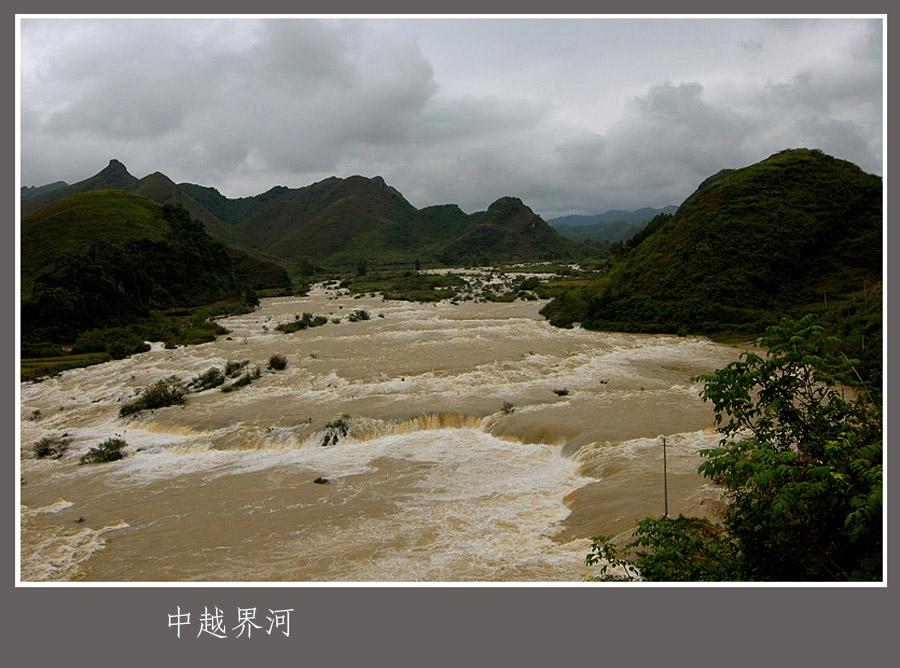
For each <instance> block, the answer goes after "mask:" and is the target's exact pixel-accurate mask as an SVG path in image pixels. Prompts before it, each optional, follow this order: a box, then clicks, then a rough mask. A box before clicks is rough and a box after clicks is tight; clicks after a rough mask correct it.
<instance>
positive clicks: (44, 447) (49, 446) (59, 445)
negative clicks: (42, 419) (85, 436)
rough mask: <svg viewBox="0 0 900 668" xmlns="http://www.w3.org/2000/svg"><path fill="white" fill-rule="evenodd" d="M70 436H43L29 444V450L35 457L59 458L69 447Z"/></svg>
mask: <svg viewBox="0 0 900 668" xmlns="http://www.w3.org/2000/svg"><path fill="white" fill-rule="evenodd" d="M71 442H72V439H71V438H67V437H66V436H45V437H44V438H42V439H40V440H39V441H37V442H36V443H35V444H34V445H33V446H31V451H32V452H33V453H34V456H35V457H36V458H37V459H44V458H47V457H49V458H51V459H61V458H62V456H63V455H64V454H66V450H68V449H69V444H70V443H71Z"/></svg>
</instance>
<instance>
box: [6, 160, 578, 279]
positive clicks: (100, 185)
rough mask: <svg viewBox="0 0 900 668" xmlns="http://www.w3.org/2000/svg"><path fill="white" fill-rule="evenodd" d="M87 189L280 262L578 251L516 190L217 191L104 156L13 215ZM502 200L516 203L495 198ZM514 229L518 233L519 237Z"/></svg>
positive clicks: (567, 254) (378, 183) (328, 184)
mask: <svg viewBox="0 0 900 668" xmlns="http://www.w3.org/2000/svg"><path fill="white" fill-rule="evenodd" d="M96 190H124V191H126V192H133V193H137V194H142V195H145V196H148V197H149V198H150V199H153V200H154V201H156V202H158V203H161V204H177V205H179V206H182V207H184V208H185V209H186V210H187V211H188V212H189V213H190V214H191V215H192V216H193V217H195V218H196V219H198V220H200V221H201V222H202V223H203V224H204V226H205V228H206V230H207V231H208V232H210V233H211V234H213V235H214V236H216V237H218V238H219V239H222V240H223V241H225V242H226V243H228V244H229V245H230V246H232V247H234V248H239V249H241V250H244V251H247V252H250V253H253V254H256V255H259V256H261V257H263V258H266V259H274V260H278V261H280V262H283V263H286V264H287V265H289V266H290V265H293V266H296V265H298V264H299V263H300V262H301V261H304V260H307V259H309V258H314V259H315V260H316V262H321V263H325V264H327V265H332V266H347V265H352V264H355V263H356V262H357V261H359V260H360V259H363V258H367V257H368V258H371V257H374V258H376V259H378V260H379V261H382V262H386V263H411V262H412V261H413V260H414V259H430V260H432V261H438V262H443V263H447V264H454V263H462V262H464V261H474V260H475V259H476V257H480V258H482V259H483V260H486V261H501V260H505V259H514V260H520V259H539V258H540V259H562V258H576V257H582V256H584V255H585V254H586V253H588V251H586V250H585V249H584V248H583V247H582V246H581V245H579V244H576V243H574V242H572V241H571V240H569V239H566V238H565V237H563V236H562V235H560V234H558V233H557V232H556V231H555V230H553V229H552V228H551V227H550V226H549V225H547V223H546V222H545V221H543V219H541V218H540V217H539V216H536V214H534V212H533V211H531V210H530V209H528V208H527V207H526V206H525V205H524V203H522V202H521V200H519V199H518V198H505V197H501V198H498V199H497V200H496V201H495V202H494V203H493V204H491V206H490V207H488V210H487V211H485V212H475V213H473V214H466V213H464V212H463V211H462V210H461V209H459V207H458V206H456V205H437V206H434V207H425V208H423V209H417V208H416V207H415V206H413V205H412V204H410V203H409V202H408V201H407V200H406V199H405V198H404V197H403V195H402V194H401V193H400V192H399V191H398V190H397V189H396V188H394V187H393V186H390V185H389V184H388V183H387V182H386V181H385V180H384V178H383V177H382V176H374V177H365V176H360V175H353V176H348V177H346V178H338V177H336V176H331V177H328V178H326V179H322V180H321V181H317V182H315V183H312V184H310V185H308V186H303V187H300V188H288V187H286V186H274V187H272V188H270V189H269V190H267V191H265V192H263V193H260V194H258V195H253V196H250V197H241V198H227V197H225V196H224V195H222V194H221V193H220V192H219V191H218V190H217V189H216V188H214V187H211V186H201V185H197V184H191V183H180V184H176V183H174V182H173V181H172V180H171V179H169V178H168V177H167V176H165V175H164V174H162V173H160V172H153V173H152V174H149V175H148V176H145V177H144V178H142V179H137V178H135V177H134V176H132V175H131V174H129V173H128V170H127V168H126V167H125V165H124V164H123V163H121V162H120V161H119V160H117V159H112V160H110V162H109V165H107V167H105V168H104V169H103V170H101V171H100V172H98V173H97V174H95V175H94V176H92V177H90V178H88V179H85V180H84V181H79V182H78V183H75V184H72V185H71V186H66V187H63V188H60V189H57V190H53V191H50V192H47V193H44V194H42V195H39V196H36V197H31V198H29V199H27V200H23V202H22V213H23V215H27V214H29V213H33V212H34V211H37V210H38V209H40V208H42V207H43V206H47V205H49V204H51V203H53V202H54V201H58V200H59V199H63V198H65V197H67V196H70V195H72V194H79V193H82V192H89V191H96ZM509 199H512V200H515V201H517V202H518V205H516V206H513V207H509V206H506V205H500V204H499V203H502V202H505V201H506V200H509ZM523 208H524V209H527V212H524V211H523ZM498 211H503V212H505V215H509V216H512V217H514V218H516V219H517V220H518V219H519V218H521V217H522V216H525V218H527V220H528V222H533V223H534V225H532V226H530V227H529V226H527V225H526V226H523V225H512V224H511V226H506V227H504V226H503V225H501V224H499V223H500V221H499V220H498V214H497V212H498ZM513 229H515V232H511V230H513ZM534 229H537V230H538V232H534V231H533V230H534ZM517 234H523V235H524V236H522V237H521V239H519V238H517V237H516V235H517Z"/></svg>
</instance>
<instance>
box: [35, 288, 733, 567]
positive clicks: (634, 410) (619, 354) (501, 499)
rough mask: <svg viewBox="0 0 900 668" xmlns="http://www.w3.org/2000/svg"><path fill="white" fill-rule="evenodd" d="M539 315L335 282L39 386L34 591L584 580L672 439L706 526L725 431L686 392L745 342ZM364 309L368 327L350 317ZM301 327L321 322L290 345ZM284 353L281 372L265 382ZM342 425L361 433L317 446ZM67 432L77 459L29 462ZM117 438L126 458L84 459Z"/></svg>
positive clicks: (692, 505) (632, 515)
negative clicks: (122, 412)
mask: <svg viewBox="0 0 900 668" xmlns="http://www.w3.org/2000/svg"><path fill="white" fill-rule="evenodd" d="M543 303H544V302H540V301H537V302H534V301H532V302H528V301H517V302H513V303H473V302H462V303H460V304H457V305H454V304H451V303H450V302H446V301H445V302H441V303H438V304H437V305H433V304H421V303H412V302H402V301H384V300H382V299H381V298H380V297H364V298H362V299H353V298H351V297H350V296H348V295H341V294H339V293H338V292H336V291H334V290H327V289H325V288H324V287H321V286H319V287H315V288H314V289H313V290H312V291H311V292H310V295H309V296H306V297H285V298H275V299H264V300H263V302H262V304H261V306H260V308H258V309H257V310H256V311H255V312H253V313H251V314H247V315H243V316H239V317H234V318H229V319H226V320H223V321H222V324H223V325H224V326H225V327H227V328H228V329H230V330H231V334H230V335H229V336H230V340H229V339H226V337H224V336H222V337H219V339H218V340H217V341H215V342H212V343H207V344H203V345H198V346H189V347H183V348H178V349H175V350H165V349H163V348H162V346H161V344H155V345H154V347H153V350H152V351H150V352H147V353H143V354H140V355H135V356H133V357H131V358H128V359H124V360H119V361H114V362H108V363H106V364H101V365H97V366H93V367H88V368H85V369H78V370H72V371H67V372H64V373H62V374H61V375H59V376H58V377H55V378H50V379H47V380H45V381H43V382H39V383H23V384H22V385H21V388H20V390H21V406H20V413H21V427H20V433H21V460H20V461H21V481H22V485H21V578H22V580H23V581H41V580H75V581H127V582H154V581H172V582H183V581H224V582H271V581H276V582H292V581H354V582H375V581H423V582H436V581H559V580H562V581H566V580H568V581H580V580H583V579H584V578H585V577H587V576H590V575H591V574H593V573H596V567H586V566H585V565H584V557H585V555H586V554H587V552H588V549H589V545H590V536H592V535H596V534H598V533H604V534H607V535H620V534H622V535H624V534H625V533H626V532H628V531H629V530H630V529H631V528H632V527H633V526H634V523H635V521H636V520H638V519H641V518H643V517H645V516H647V515H652V514H655V515H659V514H661V513H662V507H663V488H662V482H663V481H662V448H660V447H659V439H658V438H657V437H658V436H659V435H665V436H666V437H667V441H668V443H669V444H670V446H671V447H670V448H669V450H668V451H667V453H668V454H667V456H668V486H669V511H670V514H677V513H679V512H683V513H685V514H700V515H703V514H705V513H707V512H708V511H709V509H710V508H711V507H713V506H714V503H712V502H711V500H715V499H717V498H718V493H717V490H716V489H715V488H713V487H712V486H711V485H710V484H709V483H708V481H707V480H705V479H704V478H702V477H700V476H699V475H697V473H696V470H697V467H698V466H699V464H700V462H701V461H702V460H701V458H700V457H699V455H698V450H700V449H702V448H705V447H710V446H712V445H714V444H715V443H717V442H718V436H717V434H716V433H715V432H714V431H713V429H712V427H713V413H712V410H711V408H710V406H709V405H707V404H704V403H703V402H702V401H701V400H700V399H699V397H698V393H699V389H700V387H699V385H698V384H696V383H695V382H694V381H693V380H692V378H693V377H695V376H696V375H698V374H701V373H708V372H710V371H712V370H714V369H716V368H719V367H722V366H724V365H726V364H727V363H729V362H730V361H733V360H735V359H736V358H737V356H738V354H739V352H740V350H739V349H738V348H734V347H731V346H726V345H721V344H717V343H714V342H711V341H709V340H707V339H704V338H699V337H680V338H679V337H674V336H651V335H632V334H618V333H603V332H588V331H585V330H581V329H578V328H576V329H571V330H565V329H557V328H554V327H551V326H550V325H549V324H548V323H547V322H546V321H545V320H544V319H543V318H542V317H541V316H540V315H539V314H538V311H539V309H540V308H541V306H542V305H543ZM356 309H365V310H366V311H368V312H369V314H370V315H371V318H370V319H369V320H365V321H359V322H349V321H348V320H347V315H349V313H350V312H352V311H354V310H356ZM302 312H311V313H314V314H321V315H327V316H328V317H329V323H328V324H327V325H324V326H321V327H316V328H314V329H307V330H301V331H299V332H296V333H293V334H283V333H281V332H278V331H276V330H275V326H276V325H277V324H278V323H280V322H284V321H287V320H292V319H294V318H295V316H296V315H298V314H300V313H302ZM381 316H383V317H381ZM331 319H340V320H341V322H340V323H337V324H335V323H334V322H332V321H331ZM275 353H280V354H282V355H284V356H285V357H286V358H287V360H288V364H287V368H286V369H284V370H282V371H277V372H272V371H266V370H265V367H266V364H267V362H268V360H269V357H270V356H271V355H273V354H275ZM229 360H234V361H238V360H249V361H250V366H254V365H258V366H259V367H260V368H261V369H262V370H263V372H262V375H261V377H260V378H258V379H256V380H255V381H253V383H251V384H250V385H248V386H246V387H243V388H241V389H240V390H236V391H233V392H229V393H224V392H221V391H219V390H218V389H212V390H207V391H204V392H200V393H192V394H189V395H188V399H187V402H186V404H184V405H183V406H172V407H167V408H162V409H158V410H155V411H145V412H143V413H141V414H138V415H137V416H132V417H128V418H120V417H119V415H118V411H119V407H120V406H121V405H122V403H123V402H125V401H129V400H131V399H133V398H134V396H135V395H136V394H137V393H138V392H139V391H140V390H141V389H142V388H144V387H146V386H148V385H150V384H152V383H153V382H155V381H156V380H159V379H160V378H164V377H167V376H171V375H177V376H179V377H181V378H182V379H183V380H185V381H189V380H190V379H192V378H193V377H195V376H197V375H198V374H200V373H202V372H204V371H206V370H207V369H208V368H210V367H211V366H219V367H222V366H224V364H225V362H227V361H229ZM563 388H565V389H566V390H567V391H568V394H563V395H562V396H560V395H558V394H557V393H555V392H554V390H562V389H563ZM505 403H506V404H509V405H511V410H510V408H509V406H507V409H506V410H504V404H505ZM34 411H39V412H40V418H39V419H36V420H32V419H29V418H30V416H32V415H33V412H34ZM342 415H346V416H349V420H348V424H349V431H348V433H347V434H346V435H344V436H343V437H341V438H340V439H339V440H338V442H337V443H336V444H334V445H329V446H323V445H322V442H323V440H324V437H325V434H326V433H327V429H326V425H327V424H328V423H329V422H331V421H333V420H335V419H336V418H338V417H340V416H342ZM63 433H66V434H68V435H69V437H70V438H72V439H73V440H72V444H71V446H70V449H69V451H68V452H67V454H66V456H64V457H63V458H62V459H60V460H39V459H35V458H34V457H33V455H32V452H31V446H32V444H33V443H34V442H35V441H36V440H38V439H39V438H41V437H44V436H52V435H61V434H63ZM115 435H119V436H121V437H122V438H123V439H124V440H125V441H126V442H127V444H128V446H127V448H126V450H125V452H126V457H125V458H124V459H122V460H120V461H117V462H112V463H106V464H95V465H83V466H81V465H79V464H78V458H79V456H80V455H81V454H84V453H85V452H87V450H88V449H89V448H90V447H92V446H95V445H97V444H98V443H100V442H102V441H103V440H105V439H107V438H109V437H111V436H115ZM320 477H321V478H326V479H327V480H328V483H326V484H317V483H315V482H314V480H315V479H316V478H320Z"/></svg>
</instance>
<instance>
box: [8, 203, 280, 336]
mask: <svg viewBox="0 0 900 668" xmlns="http://www.w3.org/2000/svg"><path fill="white" fill-rule="evenodd" d="M21 240H22V241H21V244H22V245H21V248H22V261H21V285H22V295H21V297H22V333H23V334H22V335H23V339H43V340H48V341H56V342H66V341H72V340H74V338H75V337H76V336H77V334H78V333H80V332H82V331H85V330H87V329H90V328H95V327H101V326H115V325H127V324H130V323H131V322H133V320H134V318H137V317H144V316H147V315H148V313H149V311H150V310H151V309H166V308H172V307H185V306H196V305H202V304H208V303H211V302H213V301H215V300H223V299H236V298H238V297H240V296H241V294H242V289H243V288H244V287H245V285H247V283H249V282H251V281H248V276H250V275H253V274H260V273H264V271H268V272H270V273H269V274H268V275H267V278H268V279H269V280H271V281H273V282H275V283H276V287H284V285H285V284H288V285H289V284H290V281H289V279H288V277H287V274H286V273H285V272H284V270H283V269H282V268H281V267H277V265H272V263H265V264H266V265H272V266H271V267H265V270H264V271H262V270H261V269H260V266H259V263H260V262H262V261H261V260H259V259H258V258H248V257H247V256H246V254H245V253H243V252H241V251H235V250H233V249H229V248H228V247H227V246H225V245H224V244H223V243H222V242H221V241H218V240H216V239H214V238H213V237H211V236H210V235H209V234H208V233H207V232H206V230H205V229H204V228H203V225H202V224H201V223H200V222H199V221H197V220H195V219H192V218H191V216H190V214H189V213H188V212H187V211H186V210H185V209H183V208H181V207H179V206H173V205H160V204H158V203H156V202H154V201H153V200H151V199H148V198H146V197H143V196H141V195H137V194H134V193H128V192H124V191H120V190H100V191H95V192H84V193H79V194H76V195H72V196H70V197H67V198H65V199H62V200H59V201H57V202H53V203H51V204H49V205H47V206H44V207H42V208H40V209H38V210H37V211H35V212H34V213H31V214H28V215H26V216H24V217H23V218H22V227H21ZM241 263H244V264H245V266H244V267H243V269H241V268H240V267H239V266H240V264H241ZM236 267H238V270H237V271H236ZM242 272H243V273H242ZM254 287H257V286H254ZM258 287H269V286H258Z"/></svg>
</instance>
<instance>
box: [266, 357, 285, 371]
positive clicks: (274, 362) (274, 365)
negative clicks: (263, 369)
mask: <svg viewBox="0 0 900 668" xmlns="http://www.w3.org/2000/svg"><path fill="white" fill-rule="evenodd" d="M286 367H287V357H285V356H284V355H278V354H275V355H272V356H271V357H270V358H269V368H270V369H272V370H273V371H281V370H282V369H284V368H286Z"/></svg>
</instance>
